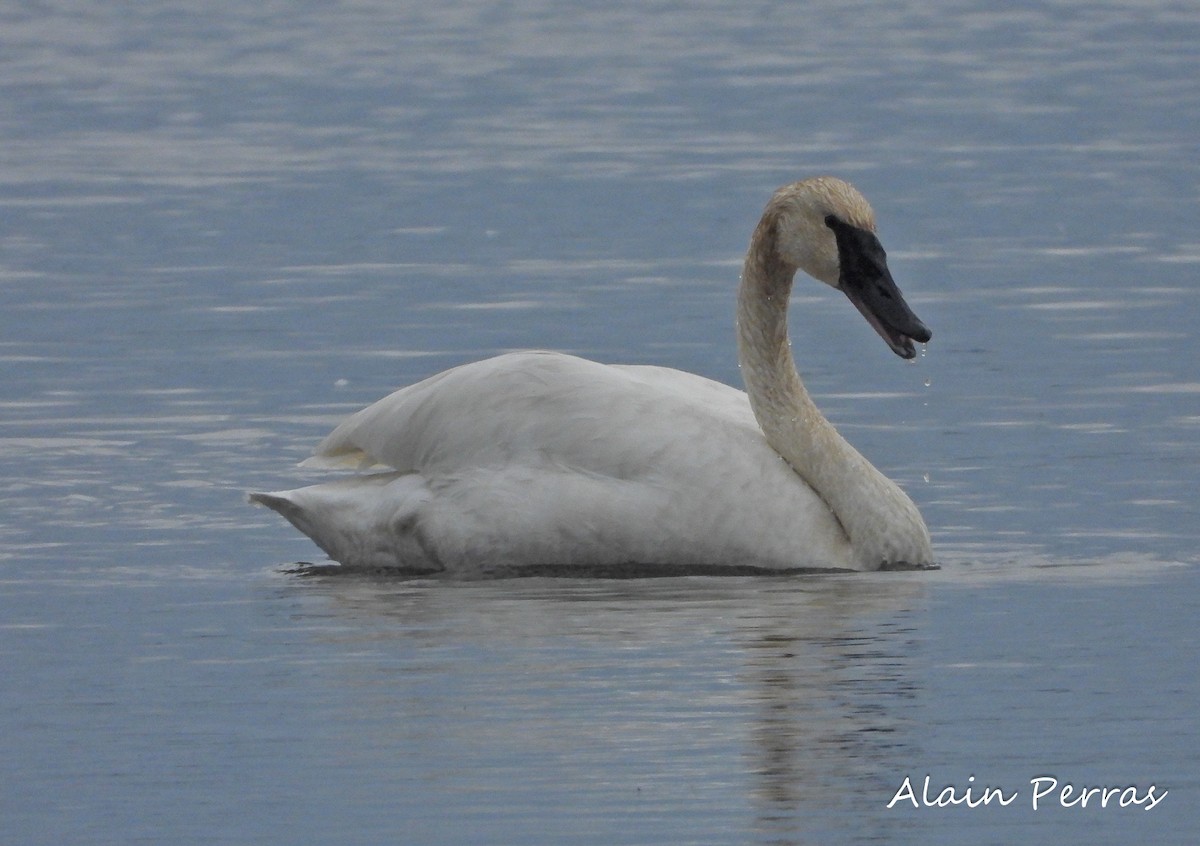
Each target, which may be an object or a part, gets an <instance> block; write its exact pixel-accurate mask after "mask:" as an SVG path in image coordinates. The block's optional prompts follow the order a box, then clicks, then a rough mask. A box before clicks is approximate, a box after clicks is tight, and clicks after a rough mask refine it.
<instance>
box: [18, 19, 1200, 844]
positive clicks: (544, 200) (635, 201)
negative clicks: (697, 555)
mask: <svg viewBox="0 0 1200 846" xmlns="http://www.w3.org/2000/svg"><path fill="white" fill-rule="evenodd" d="M0 47H2V50H0V54H2V56H0V68H2V72H0V215H2V218H0V306H2V307H0V364H2V366H0V842H3V843H6V844H7V843H12V844H42V843H45V844H62V843H73V842H78V843H82V842H87V843H121V844H129V843H172V844H211V843H239V844H240V843H280V844H285V843H286V844H300V843H338V844H358V843H362V844H377V843H404V844H463V843H481V844H482V843H514V844H515V843H521V844H542V843H544V844H606V846H609V845H611V844H643V843H645V844H650V843H655V844H658V843H678V844H684V843H704V844H708V843H712V844H718V843H720V844H733V843H751V844H768V843H769V844H810V843H826V844H827V843H887V844H907V843H912V844H917V843H920V844H929V843H961V842H965V841H968V840H969V841H970V842H974V843H979V844H988V843H995V844H1009V843H1017V842H1020V843H1033V844H1039V843H1047V844H1049V843H1055V844H1057V843H1072V842H1078V843H1082V842H1088V843H1098V844H1108V843H1112V844H1117V843H1130V842H1143V843H1156V844H1191V843H1194V842H1195V838H1196V836H1197V833H1198V832H1200V812H1197V810H1196V808H1197V803H1198V801H1200V765H1198V763H1197V758H1198V756H1197V754H1196V753H1197V749H1198V748H1200V730H1198V725H1197V716H1196V710H1197V709H1196V704H1195V703H1196V702H1197V701H1200V684H1198V683H1197V674H1196V667H1197V665H1198V663H1200V661H1198V659H1200V649H1198V647H1197V636H1196V635H1197V612H1198V610H1200V579H1198V577H1197V568H1196V564H1197V560H1198V558H1200V556H1198V554H1197V548H1198V544H1197V542H1198V540H1200V514H1198V508H1197V502H1198V501H1200V496H1198V495H1200V483H1198V480H1197V479H1198V476H1200V473H1198V471H1200V448H1198V446H1197V441H1198V435H1200V373H1198V366H1197V361H1198V360H1200V349H1198V346H1200V344H1198V342H1197V332H1196V321H1197V317H1198V315H1200V284H1198V276H1200V155H1198V152H1200V149H1198V147H1200V145H1198V143H1197V139H1198V138H1200V93H1198V91H1200V89H1198V88H1197V84H1196V80H1197V78H1200V8H1198V7H1197V6H1196V5H1195V4H1193V3H1136V2H1112V3H1083V2H1081V3H1067V2H1048V3H1026V2H1018V3H1009V4H1004V5H1003V6H997V5H996V4H992V3H984V2H978V0H975V2H952V0H932V1H931V2H923V3H910V4H890V5H885V4H872V3H845V2H837V3H834V2H815V3H805V4H788V3H754V2H750V3H736V4H735V3H688V4H679V3H626V2H610V3H606V4H585V3H578V2H576V3H570V2H543V3H539V2H513V3H499V2H496V3H482V2H477V3H467V2H456V3H450V4H414V3H397V2H346V3H328V4H325V3H315V2H293V3H260V4H244V3H228V2H213V3H207V4H204V5H203V6H195V5H193V4H182V3H169V2H159V1H158V0H151V2H145V3H139V4H125V3H107V4H96V3H82V2H70V0H64V2H52V3H36V4H35V3H22V2H12V3H5V4H3V5H2V6H0ZM818 173H834V174H837V175H840V176H843V177H845V178H848V179H850V180H851V181H853V182H855V183H856V184H857V185H858V186H859V187H860V188H861V189H862V190H863V191H864V192H865V193H866V194H867V195H868V197H870V198H871V199H872V201H873V203H874V205H875V208H876V211H877V214H878V217H879V220H880V234H881V237H882V239H883V242H884V245H885V246H886V247H887V249H888V250H889V258H890V262H891V265H892V269H893V273H894V275H895V276H896V278H897V280H898V282H899V283H900V285H901V287H902V288H903V289H904V291H905V293H906V295H907V297H908V299H909V302H910V303H911V304H912V305H913V307H914V309H915V310H916V311H917V313H918V314H919V315H920V316H921V317H922V319H923V320H925V322H926V323H928V324H929V325H930V327H931V328H932V329H933V331H934V339H933V342H932V343H931V344H930V345H929V347H928V351H927V353H926V354H925V355H923V356H922V357H921V358H920V359H919V361H918V362H917V364H915V365H905V364H903V363H900V362H899V361H898V360H896V359H895V358H894V356H892V355H891V353H890V352H888V351H887V349H886V348H885V347H884V345H883V344H882V343H881V342H880V341H879V340H878V338H877V337H876V336H875V335H874V333H873V332H872V331H871V330H870V328H869V327H868V326H866V325H865V323H864V322H863V321H862V320H861V319H860V318H859V317H858V316H857V315H856V314H855V313H854V311H853V309H851V308H850V307H849V306H848V304H847V303H846V302H844V300H842V299H841V298H839V297H837V296H836V295H834V294H832V292H829V291H827V290H823V289H819V288H818V287H815V286H808V287H806V286H805V285H803V284H801V285H799V286H798V289H797V296H796V299H795V304H794V316H793V320H792V323H793V332H794V340H795V348H796V354H797V358H798V360H799V362H800V364H801V367H802V370H803V373H804V376H805V378H806V381H807V382H808V384H809V386H810V388H811V389H812V391H813V392H814V394H815V395H816V396H817V398H818V400H819V402H820V403H821V405H822V407H823V408H824V409H825V411H826V412H827V414H828V415H829V416H830V417H831V418H832V419H833V420H834V422H835V423H836V424H837V425H838V426H839V428H840V429H841V430H842V431H843V432H844V433H845V434H846V435H847V436H848V437H849V438H850V439H851V440H852V441H853V442H854V443H855V444H856V445H857V446H859V447H860V448H861V449H862V450H863V451H864V452H865V453H866V454H867V455H868V456H869V457H870V458H871V459H872V460H873V461H874V462H875V463H876V464H877V465H878V466H879V467H880V468H881V469H883V470H884V471H885V472H886V473H888V474H889V475H890V476H892V477H893V478H895V479H897V480H898V481H900V482H901V483H902V484H903V485H904V486H905V487H906V489H907V490H908V491H909V492H910V493H911V494H912V496H913V497H914V499H915V500H916V501H917V502H918V503H919V505H920V506H921V508H922V511H923V513H924V514H925V516H926V519H927V522H928V523H929V526H930V528H931V530H932V532H933V535H934V540H935V545H936V547H937V550H938V556H939V559H940V561H941V562H942V564H943V569H942V570H941V571H939V572H936V573H921V574H879V575H857V576H845V577H842V576H838V577H818V578H797V579H742V578H729V579H712V578H694V579H689V578H685V579H674V580H671V579H668V580H635V581H628V582H626V581H620V582H612V581H603V580H540V579H528V580H511V581H497V582H476V583H453V582H430V581H411V582H403V581H395V580H388V579H369V578H355V579H349V578H343V579H338V578H325V579H319V578H309V579H302V578H297V577H296V576H294V575H289V574H287V573H286V572H285V570H286V569H287V568H289V567H290V566H291V565H292V564H294V563H295V562H297V561H319V560H320V553H319V551H317V550H316V549H315V548H314V547H312V545H311V544H310V543H309V542H308V541H307V540H306V539H305V538H303V537H301V536H299V535H298V534H297V533H295V532H294V531H293V530H292V529H291V528H290V527H289V526H287V525H286V524H284V523H283V522H282V521H280V520H279V519H278V518H277V517H276V515H273V514H270V513H267V512H265V511H262V510H254V509H250V508H249V507H247V506H246V505H245V504H244V502H243V499H242V497H243V494H244V492H245V491H246V490H250V489H261V488H264V487H265V488H268V489H270V488H280V487H288V486H292V485H294V484H298V483H301V482H307V481H312V480H314V479H316V478H319V476H314V475H313V474H311V473H308V472H305V471H301V470H299V469H297V468H296V467H295V466H294V465H295V463H296V462H297V461H299V460H301V459H302V458H303V457H305V456H306V455H307V454H308V452H309V451H310V450H311V448H312V446H313V445H314V444H315V442H316V441H317V440H319V438H320V437H321V436H322V435H323V434H324V433H325V432H326V431H328V429H329V428H330V427H331V426H332V425H333V424H334V423H335V422H336V421H337V420H338V419H339V418H340V417H341V416H343V415H344V414H346V413H348V412H349V411H351V410H353V409H356V408H358V407H360V406H362V405H364V404H366V403H368V402H370V401H372V400H374V399H376V398H378V397H379V396H381V395H383V394H384V393H386V392H388V391H390V390H392V389H394V388H395V387H398V386H400V385H404V384H407V383H410V382H412V381H416V380H418V379H420V378H422V377H424V376H426V375H429V374H431V373H434V372H436V371H438V370H440V369H442V368H445V367H447V366H451V365H454V364H457V363H461V362H464V361H468V360H472V359H476V358H479V357H483V356H486V355H490V354H493V353H496V352H499V351H503V350H509V349H520V348H530V347H547V348H554V349H562V350H568V351H572V352H576V353H579V354H583V355H586V356H589V357H593V358H597V359H600V360H606V361H623V362H652V363H657V364H665V365H670V366H675V367H680V368H683V369H686V370H690V371H694V372H697V373H701V374H704V375H706V376H710V377H713V378H716V379H720V380H722V381H726V382H729V383H733V384H737V382H738V373H737V366H736V361H735V358H734V351H733V342H732V328H731V323H732V292H733V287H734V285H735V284H736V276H737V272H738V267H739V264H740V257H741V254H742V251H743V250H744V248H745V244H746V242H747V239H748V237H749V233H750V230H751V228H752V227H753V225H754V223H755V221H756V220H757V216H758V214H759V212H760V210H761V208H762V205H763V203H764V202H765V200H766V198H767V196H769V193H770V191H771V190H773V189H774V188H775V187H776V186H778V185H779V184H782V183H784V182H787V181H791V180H793V179H797V178H801V177H804V176H808V175H814V174H818ZM926 774H929V775H930V776H931V780H932V783H933V785H934V787H935V789H938V788H940V787H942V786H944V785H948V784H953V785H957V786H958V788H959V790H960V791H961V790H963V789H965V788H966V787H967V786H968V784H970V783H971V782H969V781H968V779H969V778H970V777H972V776H973V777H974V779H975V781H974V783H975V784H978V785H992V786H997V785H999V786H1001V787H1003V788H1004V789H1005V790H1006V792H1012V791H1018V792H1019V793H1020V798H1019V799H1018V800H1017V801H1016V802H1014V803H1013V804H1012V805H1010V806H1008V807H997V806H995V805H990V806H987V807H982V808H977V809H974V810H971V809H967V808H965V807H956V808H944V809H936V808H935V809H920V810H917V809H913V808H912V807H911V805H909V806H908V807H907V808H905V807H895V808H892V809H890V810H889V809H887V808H886V807H885V806H886V804H887V802H888V800H889V799H890V798H891V797H892V796H893V794H894V793H895V792H896V791H897V789H898V788H899V787H900V785H901V783H902V781H903V779H904V778H905V777H911V778H912V779H913V780H914V782H917V783H918V784H919V782H920V780H921V779H922V778H923V777H924V776H925V775H926ZM1047 774H1049V775H1053V776H1055V777H1057V778H1058V779H1059V780H1060V781H1061V782H1064V783H1065V782H1071V783H1074V784H1076V785H1080V786H1083V785H1088V786H1091V785H1120V786H1125V785H1139V786H1140V788H1141V790H1142V791H1143V792H1144V790H1145V789H1146V788H1147V787H1148V786H1149V785H1150V784H1151V783H1155V784H1157V785H1159V789H1160V790H1162V789H1167V790H1169V795H1168V796H1167V798H1166V799H1165V800H1163V802H1162V804H1160V805H1159V806H1158V807H1156V808H1155V809H1153V810H1151V811H1143V810H1140V809H1136V808H1128V809H1120V808H1113V807H1108V808H1103V809H1101V808H1096V807H1094V806H1090V807H1088V808H1084V809H1080V808H1074V809H1064V808H1059V807H1049V808H1047V807H1042V808H1040V809H1039V810H1037V811H1034V810H1033V809H1032V808H1031V807H1030V805H1029V796H1030V792H1031V790H1030V785H1029V780H1030V779H1031V778H1033V777H1035V776H1039V775H1047Z"/></svg>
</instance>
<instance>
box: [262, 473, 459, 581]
mask: <svg viewBox="0 0 1200 846" xmlns="http://www.w3.org/2000/svg"><path fill="white" fill-rule="evenodd" d="M247 499H248V500H249V501H250V502H251V503H253V504H255V505H265V506H266V507H267V508H270V509H271V510H272V511H275V512H278V513H279V514H280V515H282V516H283V517H284V519H286V520H287V521H288V522H289V523H291V524H292V525H293V526H295V527H296V528H297V529H299V530H300V531H301V532H303V533H304V534H306V535H308V537H309V538H311V539H312V541H313V543H315V544H316V545H317V546H319V547H320V548H321V549H322V550H324V551H325V553H326V554H327V555H328V556H329V557H330V558H332V559H333V560H334V561H337V562H338V563H340V564H343V565H345V566H347V567H353V568H368V569H373V570H374V569H379V568H389V569H390V568H400V569H404V570H416V571H425V572H431V571H437V570H440V569H442V568H441V565H440V564H439V563H438V562H437V561H436V560H432V559H431V557H430V555H429V553H428V551H427V550H426V549H425V548H424V546H423V545H422V544H421V542H420V537H419V533H418V532H417V531H416V527H417V526H418V523H419V520H418V517H419V514H418V512H419V509H420V507H421V506H422V505H424V504H425V503H426V502H428V500H429V490H428V488H427V487H426V485H425V480H424V479H423V478H422V477H421V476H418V475H416V474H414V473H376V474H373V475H370V476H353V477H350V478H346V479H339V480H337V481H334V482H327V483H325V484H320V485H310V486H309V487H306V488H297V489H295V490H291V491H276V492H273V493H251V494H249V495H248V496H247Z"/></svg>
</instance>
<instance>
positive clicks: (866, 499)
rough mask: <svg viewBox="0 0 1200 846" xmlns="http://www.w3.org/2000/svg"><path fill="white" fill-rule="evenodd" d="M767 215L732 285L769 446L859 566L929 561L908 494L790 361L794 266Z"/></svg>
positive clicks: (744, 357) (743, 352) (743, 357)
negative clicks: (829, 514)
mask: <svg viewBox="0 0 1200 846" xmlns="http://www.w3.org/2000/svg"><path fill="white" fill-rule="evenodd" d="M774 230H775V227H774V225H772V221H770V220H769V219H768V218H764V220H763V222H762V223H760V224H759V227H758V229H757V230H756V231H755V233H754V239H753V241H752V242H751V245H750V251H749V253H748V254H747V256H746V263H745V266H744V268H743V271H742V283H741V287H740V289H739V291H738V303H737V329H738V363H739V365H740V366H741V370H742V378H743V380H744V381H745V384H746V393H747V394H748V395H749V398H750V407H751V408H752V409H753V411H754V416H755V417H756V418H757V420H758V424H759V426H760V427H761V428H762V430H763V434H764V435H765V436H766V439H767V443H768V444H770V446H771V447H772V449H774V450H775V451H776V452H777V453H779V455H780V456H781V457H782V458H783V459H784V460H785V461H787V462H788V464H790V465H791V467H792V469H793V470H795V472H796V473H797V474H798V475H799V476H800V477H801V478H803V479H804V481H805V482H807V483H808V484H809V486H810V487H812V489H813V490H814V491H816V492H817V494H819V495H820V496H821V498H822V499H824V500H825V502H826V503H827V504H828V505H829V507H830V509H831V510H832V511H833V513H834V516H836V517H837V519H838V520H839V521H840V522H841V524H842V527H843V528H844V529H845V531H846V535H847V537H848V538H849V540H850V543H851V546H852V547H853V549H854V551H855V555H856V557H857V559H858V565H859V566H860V567H861V568H862V569H878V568H879V567H880V566H882V565H884V564H897V563H901V562H903V563H907V564H912V565H921V564H928V563H932V551H931V549H930V542H929V533H928V530H927V529H926V528H925V523H924V521H923V520H922V519H921V515H920V513H919V512H918V511H917V508H916V506H915V505H914V504H913V503H912V500H910V499H909V498H908V496H907V495H906V494H905V493H904V492H903V491H901V490H900V488H899V487H897V486H896V484H895V483H893V482H892V481H891V480H890V479H888V478H887V477H886V476H884V475H883V474H882V473H880V472H879V471H878V470H876V469H875V467H874V466H872V464H871V463H870V462H869V461H867V460H866V459H865V458H864V457H863V456H862V454H861V453H859V452H858V450H856V449H855V448H854V447H852V446H851V445H850V444H849V443H848V442H847V441H846V439H845V438H843V437H842V436H841V435H840V434H838V432H837V430H836V429H835V428H834V427H833V425H832V424H830V423H829V421H828V420H826V419H825V416H824V415H823V414H821V412H820V410H819V409H818V408H817V406H816V404H815V403H814V402H813V401H812V398H811V397H810V396H809V395H808V391H807V390H805V388H804V383H803V382H802V381H801V380H800V375H799V373H797V371H796V365H795V361H794V360H793V359H792V350H791V345H790V343H789V341H788V325H787V306H788V297H789V296H790V294H791V290H792V278H793V277H794V276H795V273H796V268H795V267H793V266H789V265H788V264H786V263H785V262H784V261H783V260H782V259H781V258H780V257H779V254H778V250H777V245H776V243H775V235H774Z"/></svg>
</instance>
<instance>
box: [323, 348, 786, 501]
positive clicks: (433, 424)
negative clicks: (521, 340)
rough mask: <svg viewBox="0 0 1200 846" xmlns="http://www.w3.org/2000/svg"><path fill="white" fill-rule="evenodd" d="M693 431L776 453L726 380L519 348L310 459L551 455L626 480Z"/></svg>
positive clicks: (336, 435) (512, 459) (412, 464)
mask: <svg viewBox="0 0 1200 846" xmlns="http://www.w3.org/2000/svg"><path fill="white" fill-rule="evenodd" d="M692 430H694V434H695V435H696V438H698V439H700V440H701V441H705V440H707V441H708V442H709V445H710V448H711V447H715V446H716V445H717V444H718V443H719V442H721V441H723V440H725V439H734V440H736V441H738V442H739V443H742V442H743V440H750V441H760V442H762V448H763V449H762V456H761V457H763V458H766V459H767V460H769V461H771V462H772V463H774V462H777V461H778V460H779V459H778V456H777V455H775V453H774V452H772V451H771V450H770V448H769V447H767V445H766V442H765V441H763V439H762V434H761V432H760V430H759V428H758V424H757V423H756V422H755V419H754V415H753V413H752V412H751V410H750V406H749V404H748V402H747V400H746V395H745V394H744V393H742V392H741V391H739V390H736V389H735V388H731V387H729V386H728V385H722V384H721V383H719V382H714V381H712V380H710V379H705V378H703V377H701V376H696V375H694V374H691V373H685V372H683V371H679V370H672V369H670V368H666V367H650V366H637V365H626V366H622V365H605V364H598V363H596V362H594V361H588V360H587V359H582V358H577V357H575V356H570V355H564V354H561V353H553V352H520V353H509V354H507V355H501V356H497V357H495V358H490V359H486V360H484V361H477V362H472V363H470V364H465V365H462V366H460V367H455V368H452V369H450V370H446V371H444V372H442V373H439V374H437V375H436V376H432V377H430V378H428V379H425V380H424V381H422V382H418V383H416V384H415V385H410V386H408V387H406V388H402V389H400V390H398V391H396V392H395V393H392V394H390V395H388V396H386V397H384V398H383V399H381V400H379V401H377V402H375V403H373V404H372V405H370V406H367V407H366V408H364V409H362V410H361V411H359V412H357V413H356V414H354V415H352V416H350V417H349V418H347V419H346V420H345V421H343V422H342V423H341V425H339V426H338V427H337V428H336V429H334V430H333V432H331V433H330V434H329V436H328V437H326V438H325V440H323V441H322V442H321V443H320V445H318V447H317V450H316V454H315V456H314V459H312V460H310V463H311V464H314V465H317V464H338V465H343V466H358V467H361V466H369V465H374V464H382V465H386V466H387V467H390V468H393V469H395V470H405V471H416V472H423V473H427V472H452V471H454V470H458V469H461V468H465V467H477V466H489V465H490V466H510V465H512V464H515V463H539V462H552V463H558V464H563V465H570V466H573V467H576V468H578V469H580V470H586V471H591V472H596V473H602V474H605V475H608V476H612V477H615V478H634V477H637V476H640V475H644V474H645V473H647V472H651V471H653V470H655V469H656V467H657V468H658V469H662V467H661V464H662V461H663V460H664V459H666V458H668V456H667V455H666V452H673V451H679V452H681V453H688V452H690V448H695V449H697V450H701V451H703V449H704V447H705V445H704V444H703V443H698V442H697V440H696V439H692V440H689V439H688V437H687V435H688V434H692V433H693V432H692ZM680 457H681V458H682V457H684V456H682V455H681V456H680ZM687 457H689V458H692V459H695V458H697V456H695V455H688V456H687ZM699 457H700V458H702V457H703V456H702V455H701V456H699ZM675 469H677V470H686V469H687V468H686V467H676V468H675Z"/></svg>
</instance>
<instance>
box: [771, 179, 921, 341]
mask: <svg viewBox="0 0 1200 846" xmlns="http://www.w3.org/2000/svg"><path fill="white" fill-rule="evenodd" d="M763 221H764V223H768V224H769V225H773V228H774V232H773V233H772V234H773V235H774V242H775V250H776V253H777V255H778V257H779V259H781V260H782V261H783V262H784V263H785V264H786V265H788V266H789V268H790V269H791V271H792V272H795V270H803V271H804V272H805V273H807V274H809V275H810V276H812V277H814V278H816V279H819V280H820V281H822V282H824V283H826V284H827V285H831V286H833V287H834V288H837V289H838V290H839V291H841V292H842V293H844V294H845V295H846V296H847V297H848V298H849V300H850V302H852V303H854V306H855V308H857V309H858V310H859V312H861V313H862V315H863V317H865V318H866V319H867V322H868V323H870V324H871V326H872V327H874V329H875V331H876V332H878V333H879V336H880V337H881V338H883V340H884V341H886V342H887V345H888V346H889V347H891V349H892V352H894V353H895V354H896V355H898V356H900V357H901V358H912V357H913V356H915V355H916V349H915V347H914V346H913V343H914V342H920V343H925V342H926V341H928V340H929V339H930V337H932V334H933V333H932V332H930V331H929V329H928V328H926V326H925V324H924V323H922V322H921V321H920V320H919V319H918V318H917V316H916V315H915V314H913V312H912V309H910V308H909V307H908V303H906V302H905V301H904V296H903V295H902V294H901V293H900V289H899V288H898V287H896V283H895V281H893V279H892V274H891V271H889V270H888V266H887V254H886V253H885V252H884V250H883V245H882V244H880V243H879V238H877V237H876V235H875V212H874V211H872V209H871V205H870V203H868V202H867V200H866V198H865V197H863V195H862V194H860V193H859V192H858V190H857V189H856V188H855V187H854V186H853V185H851V184H850V183H848V182H844V181H842V180H841V179H836V178H834V177H831V176H821V177H817V178H815V179H806V180H804V181H803V182H795V183H793V184H791V185H786V186H784V187H783V188H780V189H779V190H778V191H776V192H775V195H774V196H773V197H772V198H771V202H770V203H769V204H768V205H767V211H766V214H764V216H763Z"/></svg>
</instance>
